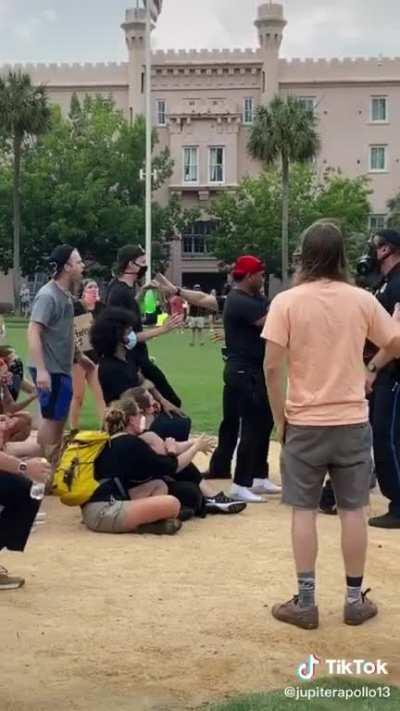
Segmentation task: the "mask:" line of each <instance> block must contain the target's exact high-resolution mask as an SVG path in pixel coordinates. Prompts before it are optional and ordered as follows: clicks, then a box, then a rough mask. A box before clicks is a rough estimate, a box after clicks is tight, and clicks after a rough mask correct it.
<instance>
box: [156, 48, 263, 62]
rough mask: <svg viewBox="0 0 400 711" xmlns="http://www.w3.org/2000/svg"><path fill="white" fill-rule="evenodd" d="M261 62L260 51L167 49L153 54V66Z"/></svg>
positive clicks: (249, 49)
mask: <svg viewBox="0 0 400 711" xmlns="http://www.w3.org/2000/svg"><path fill="white" fill-rule="evenodd" d="M257 61H262V57H261V54H260V49H258V48H252V47H248V48H245V49H241V48H236V49H178V50H174V49H167V50H162V49H161V50H156V51H155V52H153V63H154V64H155V65H165V64H225V63H226V64H237V63H238V64H242V63H243V64H244V63H247V62H250V63H251V62H257Z"/></svg>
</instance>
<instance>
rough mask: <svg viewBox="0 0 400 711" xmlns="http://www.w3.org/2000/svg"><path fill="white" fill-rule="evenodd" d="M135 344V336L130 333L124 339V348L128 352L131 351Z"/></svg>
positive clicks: (132, 332)
mask: <svg viewBox="0 0 400 711" xmlns="http://www.w3.org/2000/svg"><path fill="white" fill-rule="evenodd" d="M136 344H137V335H136V333H135V331H131V332H130V333H128V335H127V336H126V338H125V348H126V349H127V350H128V351H133V349H134V348H135V346H136Z"/></svg>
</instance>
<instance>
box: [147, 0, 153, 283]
mask: <svg viewBox="0 0 400 711" xmlns="http://www.w3.org/2000/svg"><path fill="white" fill-rule="evenodd" d="M150 5H151V3H150V0H148V1H147V2H146V56H145V63H146V75H145V86H146V107H145V109H146V110H145V115H146V198H145V201H146V216H145V219H146V263H147V265H148V271H147V274H148V281H150V280H151V236H152V231H151V198H152V195H151V193H152V190H151V188H152V185H151V181H152V160H151V157H152V156H151V154H152V145H151V138H152V135H151V134H152V110H151V8H150Z"/></svg>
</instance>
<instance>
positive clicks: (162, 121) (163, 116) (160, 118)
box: [157, 99, 167, 126]
mask: <svg viewBox="0 0 400 711" xmlns="http://www.w3.org/2000/svg"><path fill="white" fill-rule="evenodd" d="M166 125H167V104H166V102H165V101H164V100H163V99H159V100H158V101H157V126H166Z"/></svg>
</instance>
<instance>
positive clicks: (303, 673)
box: [296, 654, 321, 681]
mask: <svg viewBox="0 0 400 711" xmlns="http://www.w3.org/2000/svg"><path fill="white" fill-rule="evenodd" d="M320 663H321V660H320V659H319V658H318V657H315V656H314V655H313V654H310V656H309V657H308V659H307V660H306V661H305V662H303V663H302V664H300V665H299V667H298V669H297V672H296V674H297V676H298V678H299V679H300V681H312V680H313V679H314V677H315V670H316V668H317V666H318V665H319V664H320Z"/></svg>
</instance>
